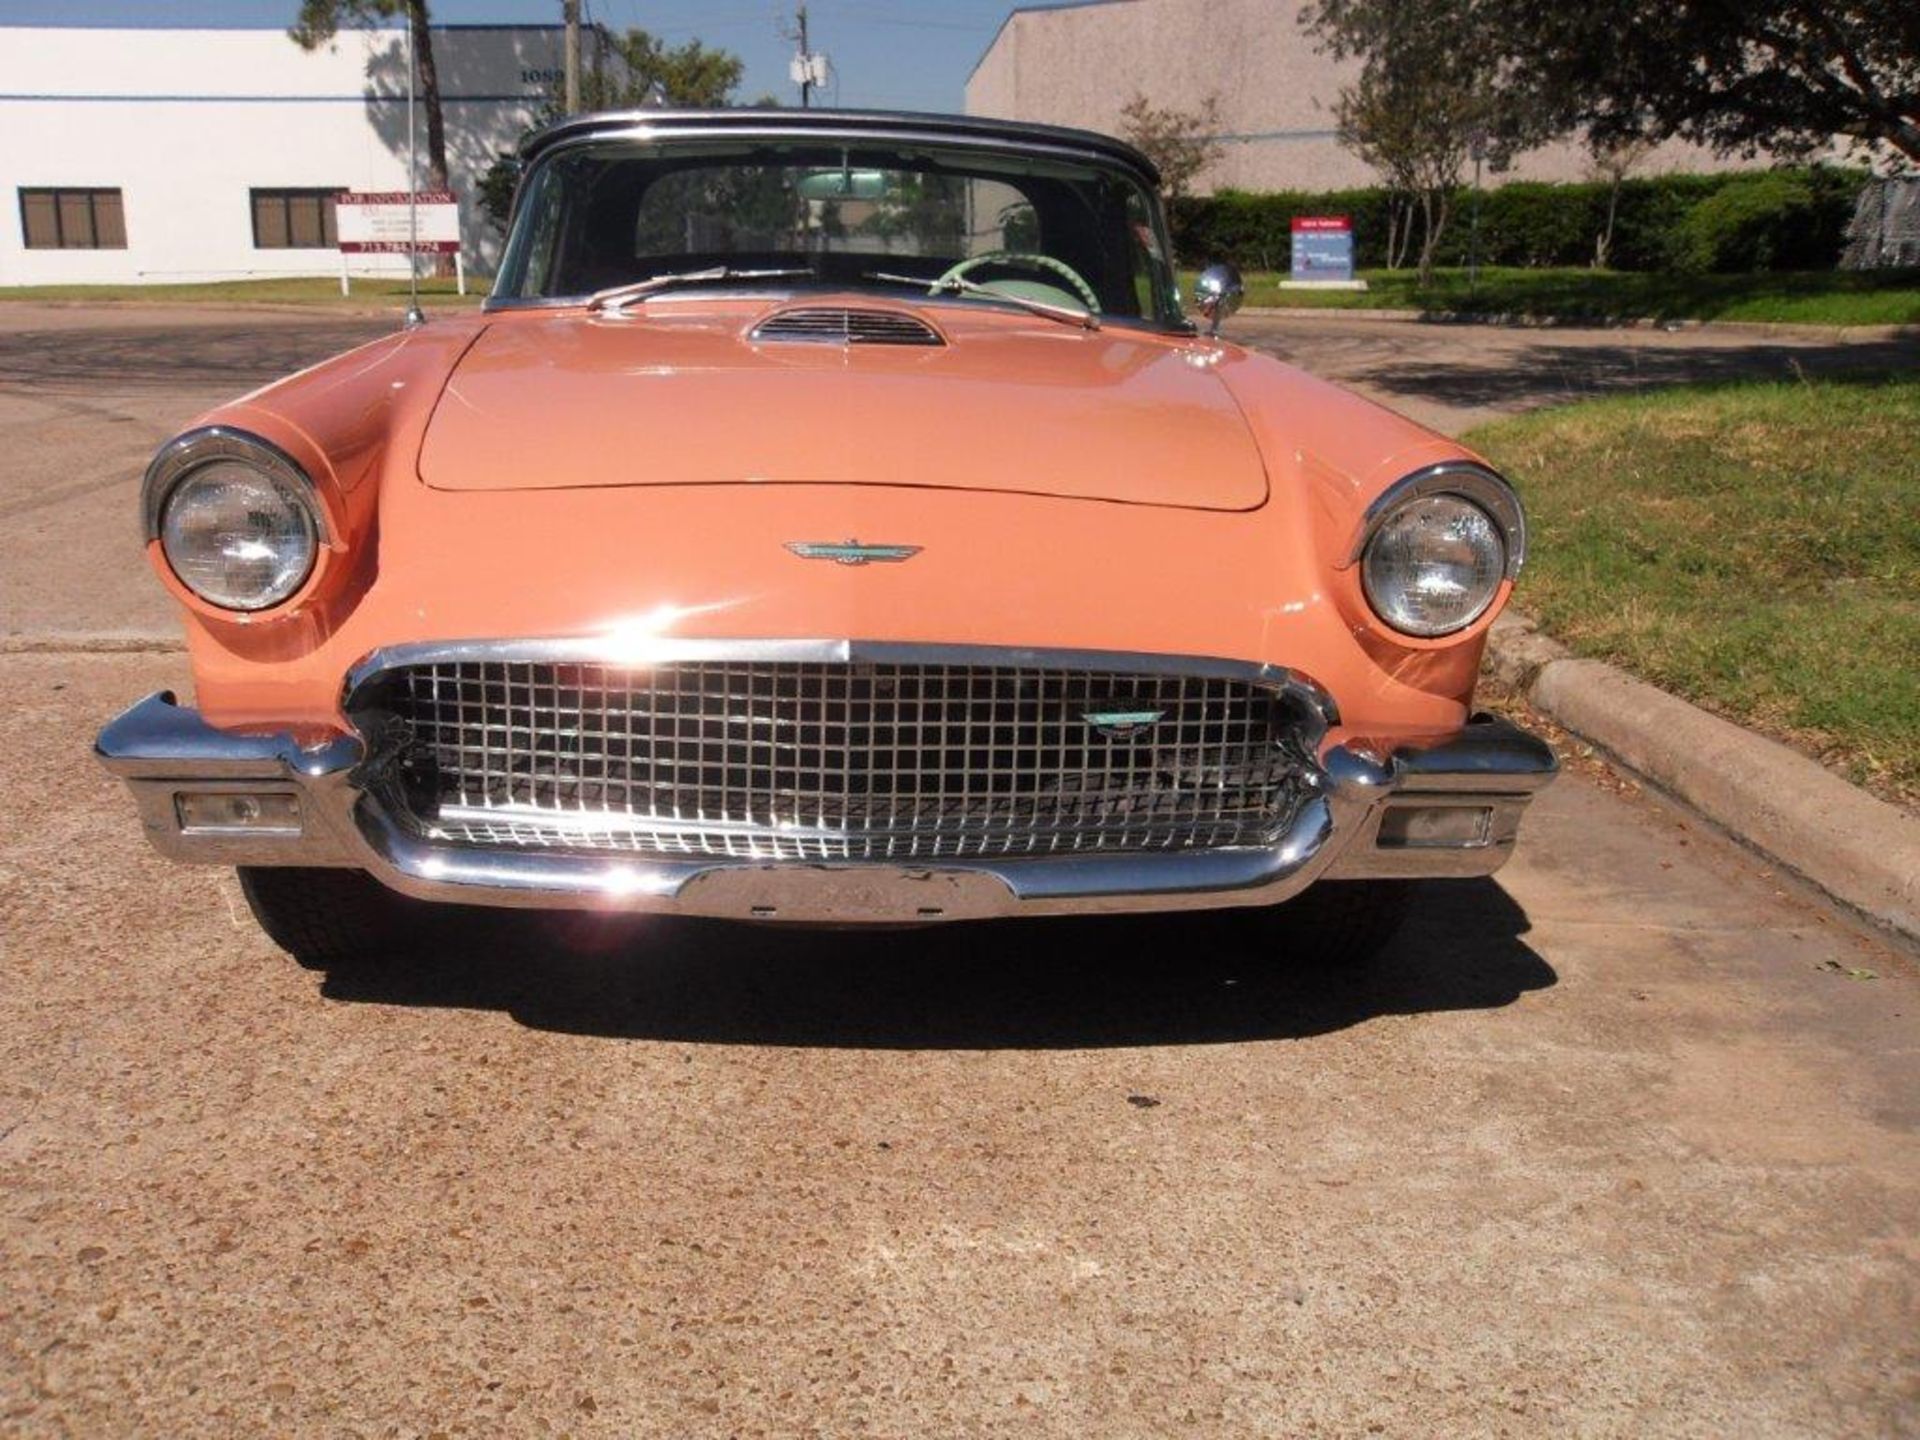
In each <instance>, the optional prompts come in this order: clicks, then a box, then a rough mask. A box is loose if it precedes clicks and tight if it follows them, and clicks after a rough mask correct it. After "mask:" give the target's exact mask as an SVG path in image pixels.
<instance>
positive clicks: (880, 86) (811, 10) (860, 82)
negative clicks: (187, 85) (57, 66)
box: [0, 0, 1013, 110]
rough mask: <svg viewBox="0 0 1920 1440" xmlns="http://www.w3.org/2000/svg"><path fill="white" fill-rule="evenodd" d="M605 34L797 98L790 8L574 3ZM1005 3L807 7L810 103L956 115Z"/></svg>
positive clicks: (148, 5)
mask: <svg viewBox="0 0 1920 1440" xmlns="http://www.w3.org/2000/svg"><path fill="white" fill-rule="evenodd" d="M584 3H585V6H586V10H587V11H588V13H589V14H590V15H591V17H592V18H593V19H595V20H598V21H599V22H601V23H602V24H604V25H607V26H609V27H611V28H614V29H626V28H627V27H628V26H634V25H637V26H641V27H642V28H644V29H648V30H651V31H653V32H654V33H655V34H657V35H663V36H665V37H666V38H667V39H669V40H673V41H681V40H688V39H693V38H696V37H697V38H699V39H701V40H704V41H706V42H707V43H708V44H711V45H719V46H722V47H723V48H725V49H728V50H731V51H733V52H734V53H735V54H737V55H739V56H740V57H741V58H742V59H744V60H745V61H746V62H747V78H746V82H745V84H744V85H743V86H742V87H741V89H742V94H743V96H744V97H745V98H752V97H753V96H755V95H760V94H763V93H764V94H772V95H776V96H778V97H780V98H781V99H782V100H785V101H787V102H789V103H795V102H797V99H798V95H797V92H796V91H795V90H794V88H793V85H792V82H791V81H789V80H788V78H787V60H788V57H789V56H790V55H791V54H792V51H793V45H792V42H791V41H789V40H784V39H782V38H781V35H780V27H781V24H782V22H783V20H787V19H789V18H790V17H791V15H792V11H793V5H792V3H791V0H584ZM1012 5H1013V0H809V4H808V6H807V11H808V16H809V21H808V23H809V26H810V29H811V32H812V41H813V48H814V49H816V50H824V51H826V52H827V54H828V55H829V56H831V57H832V59H833V63H834V67H835V70H836V72H837V74H838V94H837V95H836V94H835V93H834V90H833V89H832V88H829V90H828V92H827V94H826V95H825V96H824V97H822V100H821V102H820V103H823V104H833V103H836V101H837V103H839V104H842V105H856V106H870V107H882V108H885V107H892V108H898V109H915V110H958V109H959V108H960V102H961V92H962V89H963V87H964V86H965V84H966V79H967V72H968V71H969V70H971V69H972V68H973V64H974V61H976V60H978V59H979V58H980V53H981V51H983V50H985V49H986V47H987V45H988V43H989V42H990V41H991V40H992V39H993V34H994V31H995V30H997V29H998V28H999V25H1000V22H1001V21H1002V20H1003V19H1004V18H1006V14H1007V11H1008V10H1009V9H1011V8H1012ZM298 8H299V5H298V0H0V25H176V26H190V25H262V26H283V25H285V24H287V22H288V21H290V20H291V19H292V18H293V15H294V12H295V11H296V10H297V9H298ZM432 10H433V18H434V19H435V20H436V21H443V22H446V23H450V24H458V23H463V22H464V23H488V22H500V21H510V22H511V21H523V22H541V23H544V22H548V21H558V20H559V18H560V0H432Z"/></svg>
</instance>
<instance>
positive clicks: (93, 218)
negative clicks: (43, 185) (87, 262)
mask: <svg viewBox="0 0 1920 1440" xmlns="http://www.w3.org/2000/svg"><path fill="white" fill-rule="evenodd" d="M20 233H21V235H22V236H23V237H24V238H25V240H26V242H27V248H28V249H29V250H124V249H126V248H127V221H126V214H125V211H123V210H122V208H121V205H120V192H119V191H118V190H72V189H59V190H52V189H48V190H28V189H25V188H24V187H23V188H22V189H21V191H20Z"/></svg>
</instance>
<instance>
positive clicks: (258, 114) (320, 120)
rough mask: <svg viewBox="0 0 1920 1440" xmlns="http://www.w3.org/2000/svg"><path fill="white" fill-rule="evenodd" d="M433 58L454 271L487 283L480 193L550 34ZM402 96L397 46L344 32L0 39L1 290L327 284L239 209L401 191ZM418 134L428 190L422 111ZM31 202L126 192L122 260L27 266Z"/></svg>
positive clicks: (379, 265)
mask: <svg viewBox="0 0 1920 1440" xmlns="http://www.w3.org/2000/svg"><path fill="white" fill-rule="evenodd" d="M288 8H289V12H291V9H292V7H291V6H289V7H288ZM433 40H434V55H435V59H436V61H437V63H438V68H439V72H440V83H441V93H442V99H443V103H444V108H445V114H446V122H447V149H448V161H449V168H450V170H451V171H452V183H453V187H454V189H455V191H456V192H457V193H458V194H459V195H460V200H461V217H462V219H461V234H462V237H463V242H464V258H465V260H466V263H467V264H468V265H469V266H470V267H476V268H479V269H483V270H488V269H491V268H492V264H493V261H494V259H495V258H496V256H497V254H498V248H499V245H498V237H497V236H496V235H495V233H494V231H493V230H492V227H491V226H490V225H489V223H488V222H487V219H486V217H485V215H484V213H482V212H481V211H480V210H479V208H478V205H477V197H476V193H475V182H476V180H477V179H478V177H479V175H480V174H481V173H483V172H484V171H485V169H486V167H487V165H488V164H490V163H491V162H492V159H493V157H494V156H495V154H497V153H498V152H500V151H502V150H508V149H511V148H512V146H513V145H514V143H515V142H516V141H517V140H518V139H519V137H520V135H521V133H522V132H523V131H524V130H525V129H526V127H527V125H528V123H529V122H530V121H531V119H532V116H533V114H534V111H535V109H536V108H537V106H538V104H539V102H540V99H541V97H542V95H543V94H544V92H545V91H546V89H547V88H548V86H549V84H550V80H549V78H548V77H550V76H551V75H552V74H553V73H554V71H555V70H556V69H557V67H558V66H559V64H560V48H561V44H560V34H559V31H558V30H557V29H556V28H553V27H502V26H471V27H463V26H449V27H436V28H435V31H434V37H433ZM405 96H406V68H405V38H404V35H403V34H402V32H400V31H398V30H382V31H359V30H351V31H343V32H342V33H341V34H340V36H339V37H338V39H337V41H336V42H335V44H334V45H333V46H331V47H329V48H325V49H322V50H319V51H316V52H314V53H311V54H309V53H307V52H305V51H303V50H301V49H300V48H299V47H298V46H297V45H295V44H294V43H293V42H292V41H291V40H289V39H288V38H287V37H286V34H285V32H284V31H281V30H165V29H162V30H97V29H32V28H25V27H0V285H30V284H66V283H89V282H116V283H122V282H154V283H164V282H168V281H183V280H207V279H238V278H244V277H248V276H268V275H287V274H293V275H315V274H318V275H326V274H337V273H338V270H339V257H338V255H337V254H336V253H335V252H333V251H331V250H256V249H255V248H254V247H253V221H252V212H251V208H250V200H249V197H248V191H249V189H250V188H252V187H256V186H257V187H275V188H277V187H312V186H338V187H340V188H342V189H351V190H403V189H405V188H406V183H407V167H406V109H407V107H406V102H405ZM418 124H419V131H420V154H421V183H422V184H423V185H424V184H426V183H427V182H426V174H425V166H426V122H425V113H424V111H422V112H421V113H420V116H419V121H418ZM23 186H24V187H29V188H31V187H37V186H89V187H105V188H114V189H118V190H120V191H121V192H122V196H123V203H124V207H125V214H126V226H127V248H126V249H125V250H29V249H27V248H26V246H25V237H24V235H23V234H22V227H21V217H20V198H19V191H20V188H21V187H23ZM352 264H353V266H354V270H355V273H364V274H374V273H380V272H382V271H384V272H385V273H397V274H404V273H405V269H406V260H405V258H404V257H400V256H355V257H353V260H352Z"/></svg>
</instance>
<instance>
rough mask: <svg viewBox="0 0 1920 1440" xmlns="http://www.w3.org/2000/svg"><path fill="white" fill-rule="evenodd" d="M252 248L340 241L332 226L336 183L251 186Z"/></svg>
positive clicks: (315, 246)
mask: <svg viewBox="0 0 1920 1440" xmlns="http://www.w3.org/2000/svg"><path fill="white" fill-rule="evenodd" d="M249 193H250V194H251V195H252V196H253V248H254V249H256V250H331V249H333V248H334V247H335V246H336V245H338V244H339V243H340V237H339V235H338V234H337V233H336V232H335V230H334V228H333V197H334V196H336V195H338V194H339V193H340V187H339V186H337V185H335V186H331V187H329V188H327V189H324V190H253V191H250V192H249Z"/></svg>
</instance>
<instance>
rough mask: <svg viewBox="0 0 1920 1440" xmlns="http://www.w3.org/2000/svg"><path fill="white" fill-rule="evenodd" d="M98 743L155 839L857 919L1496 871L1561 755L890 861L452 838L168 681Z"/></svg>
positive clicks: (1510, 753)
mask: <svg viewBox="0 0 1920 1440" xmlns="http://www.w3.org/2000/svg"><path fill="white" fill-rule="evenodd" d="M95 748H96V750H97V753H98V754H99V756H100V759H101V762H102V763H103V764H104V765H105V766H106V767H107V769H108V770H110V771H111V772H113V773H114V774H115V775H118V776H119V777H120V778H122V779H123V780H125V781H126V782H127V785H128V788H129V789H131V790H132V792H133V795H134V798H135V800H136V801H137V802H138V804H139V807H140V816H141V821H142V824H143V825H144V827H145V829H146V833H147V838H148V839H149V840H150V841H151V842H152V843H153V846H154V848H155V849H156V850H158V851H159V852H160V853H161V854H163V855H166V856H168V857H169V858H171V859H175V860H183V861H194V862H201V863H208V864H218V865H314V866H341V867H347V868H352V869H358V870H365V871H367V872H369V873H370V874H372V875H373V876H375V877H376V878H377V879H379V880H380V881H381V882H382V883H384V884H386V885H388V886H389V887H391V888H392V889H394V890H397V891H400V892H402V893H404V894H407V895H412V896H415V897H418V898H420V899H424V900H436V901H446V902H452V903H458V904H470V905H510V906H520V907H532V908H554V909H560V908H589V909H614V910H634V911H669V912H675V913H680V914H692V915H710V916H725V917H731V918H736V919H757V920H780V921H808V922H840V923H854V922H869V923H902V922H905V923H918V922H934V921H943V920H960V919H979V918H987V917H992V916H1008V915H1057V914H1089V913H1108V912H1120V911H1152V910H1187V909H1207V908H1217V907H1228V906H1250V905H1269V904H1274V903H1276V902H1278V901H1281V900H1285V899H1287V898H1288V897H1290V896H1292V895H1294V894H1297V893H1298V892H1299V891H1301V890H1303V889H1305V888H1306V887H1307V886H1308V885H1310V884H1312V883H1313V882H1314V881H1316V880H1320V879H1358V878H1389V877H1407V878H1419V877H1460V876H1475V875H1488V874H1491V873H1493V872H1494V871H1495V870H1497V869H1499V868H1500V866H1501V864H1502V863H1504V862H1505V860H1506V858H1507V856H1508V855H1509V854H1510V853H1512V850H1513V844H1514V836H1515V832H1516V831H1517V829H1518V827H1519V823H1520V816H1521V814H1522V812H1524V811H1525V809H1526V806H1527V803H1528V801H1529V800H1531V799H1532V797H1533V794H1534V792H1536V791H1537V790H1539V789H1540V788H1541V787H1542V786H1544V785H1546V784H1547V783H1548V781H1550V780H1551V779H1552V778H1553V775H1554V772H1555V769H1556V765H1555V761H1554V758H1553V752H1552V751H1551V750H1550V749H1549V748H1548V747H1547V746H1546V745H1545V744H1543V743H1542V742H1541V741H1539V740H1537V739H1535V738H1534V737H1533V736H1531V735H1529V734H1527V733H1526V732H1525V731H1523V730H1520V729H1518V728H1516V727H1515V726H1513V725H1510V724H1508V723H1507V722H1506V721H1504V720H1499V719H1495V718H1491V717H1486V716H1481V717H1478V718H1476V719H1475V720H1473V721H1472V722H1471V723H1469V724H1467V725H1466V726H1464V727H1462V728H1461V729H1460V730H1459V731H1457V732H1455V733H1454V734H1452V735H1449V736H1445V737H1440V738H1436V739H1432V740H1429V741H1427V742H1425V743H1422V744H1418V745H1412V744H1400V745H1397V746H1393V747H1389V746H1385V745H1374V744H1368V743H1365V742H1359V741H1354V740H1348V741H1347V742H1345V743H1343V744H1338V745H1333V746H1329V747H1327V748H1325V749H1324V750H1323V751H1322V752H1321V754H1320V764H1319V768H1318V771H1317V773H1315V774H1314V775H1313V776H1312V777H1310V778H1311V788H1312V793H1311V794H1310V795H1309V796H1308V798H1307V799H1306V801H1305V802H1304V803H1303V804H1302V805H1301V806H1300V808H1299V810H1298V812H1297V814H1296V815H1295V817H1294V819H1293V822H1292V824H1291V825H1290V826H1289V827H1288V828H1287V830H1286V831H1285V833H1283V834H1282V835H1281V836H1280V837H1279V838H1278V839H1277V840H1275V841H1274V842H1273V843H1271V844H1268V845H1261V846H1245V847H1237V848H1233V849H1222V850H1199V851H1177V850H1176V851H1161V852H1151V853H1130V854H1107V855H1101V854H1082V855H1073V856H1058V857H1047V858H1018V859H1005V858H994V859H948V860H941V861H937V862H925V863H922V862H916V863H911V864H894V865H887V864H871V863H858V864H831V863H817V862H803V861H779V862H770V861H755V860H740V859H734V860H729V859H724V858H713V857H699V858H689V859H686V860H673V861H650V860H643V859H642V860H636V859H624V858H619V857H612V856H607V855H582V854H566V853H557V852H554V851H547V850H539V849H506V848H501V849H483V848H476V847H464V846H449V845H443V844H436V843H433V842H431V841H426V840H422V839H420V838H419V837H417V836H416V835H414V834H412V833H409V832H408V831H407V830H405V829H403V828H402V827H401V826H399V825H397V824H395V823H394V821H393V820H392V819H391V818H390V817H389V816H388V815H387V814H386V813H385V812H384V811H383V810H382V809H381V807H380V806H379V805H378V804H377V803H376V802H375V801H374V800H373V799H371V798H370V797H369V796H368V794H367V793H366V791H365V789H364V788H363V785H362V783H361V780H362V777H361V775H360V766H361V764H362V761H363V760H364V759H365V758H366V752H365V747H364V746H363V745H362V743H361V741H360V740H359V739H357V738H355V737H352V736H341V737H338V738H335V739H333V740H330V741H328V742H326V743H324V744H321V745H318V746H303V745H302V744H300V743H298V742H297V741H296V740H295V739H294V737H292V736H290V735H237V734H232V733H229V732H226V731H222V730H216V729H214V728H213V727H212V726H210V725H208V724H207V723H206V722H205V721H203V720H202V719H201V718H200V716H199V714H198V712H196V711H194V710H192V709H189V708H187V707H184V706H181V705H179V704H177V703H175V700H174V697H173V696H172V695H170V694H167V693H164V692H162V693H160V694H156V695H151V696H148V697H147V698H146V699H145V700H142V701H141V702H140V703H139V704H137V705H135V706H133V708H132V709H130V710H128V711H127V712H126V713H125V714H123V715H121V716H119V717H118V718H117V719H115V720H114V721H113V722H112V723H111V724H109V725H108V726H107V727H106V728H105V729H104V730H102V731H101V733H100V737H99V740H98V742H97V744H96V747H95ZM223 809H225V810H230V811H231V812H232V813H231V814H223V813H222V811H223ZM209 817H211V818H209Z"/></svg>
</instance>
